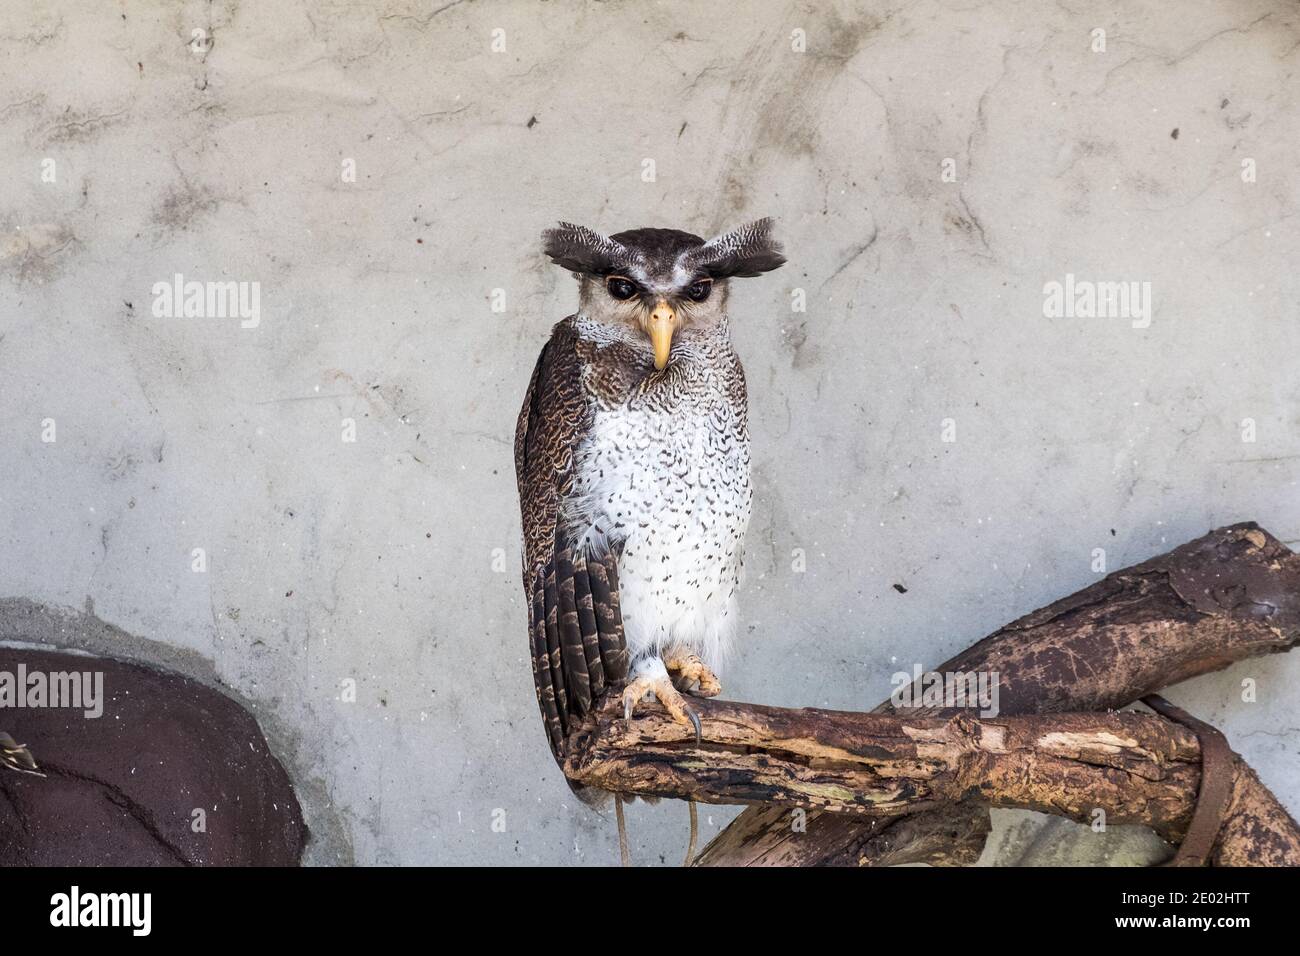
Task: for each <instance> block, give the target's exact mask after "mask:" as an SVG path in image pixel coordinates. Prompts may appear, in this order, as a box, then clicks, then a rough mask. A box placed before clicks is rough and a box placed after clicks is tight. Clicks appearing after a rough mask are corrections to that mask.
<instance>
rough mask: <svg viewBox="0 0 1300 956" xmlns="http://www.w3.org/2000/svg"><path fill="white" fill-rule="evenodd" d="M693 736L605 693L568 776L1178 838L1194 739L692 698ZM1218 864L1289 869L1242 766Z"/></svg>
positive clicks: (1135, 728)
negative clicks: (1101, 818)
mask: <svg viewBox="0 0 1300 956" xmlns="http://www.w3.org/2000/svg"><path fill="white" fill-rule="evenodd" d="M695 706H696V707H697V710H698V711H699V714H700V718H701V720H702V723H703V728H704V733H703V739H702V743H701V744H700V745H697V744H696V743H695V740H694V737H693V735H692V732H691V731H690V729H689V728H686V727H684V726H683V725H682V724H679V723H677V722H676V721H674V720H673V719H672V718H671V717H670V716H669V715H668V714H667V713H666V712H665V711H663V710H662V709H661V708H659V707H657V706H647V707H646V708H644V709H643V710H642V711H640V712H639V713H638V715H637V717H636V718H635V719H634V720H633V721H631V722H628V721H625V720H624V719H623V717H622V713H621V704H620V702H619V701H618V700H616V699H612V700H608V701H606V703H605V704H604V705H603V706H602V707H601V708H600V709H599V710H598V711H597V712H596V713H595V714H594V715H593V717H592V719H591V720H590V722H589V723H588V724H587V726H586V728H585V729H584V730H583V731H582V732H580V733H579V734H577V735H576V736H575V738H574V741H573V742H574V747H573V748H572V749H571V751H570V754H571V755H570V757H569V759H568V760H567V761H566V764H565V773H566V774H567V775H568V776H569V777H570V778H571V779H572V780H573V781H575V782H576V783H580V784H583V785H586V786H591V787H596V788H599V789H602V790H616V791H620V792H623V793H635V794H641V795H645V796H660V797H663V796H668V797H679V798H690V799H694V800H697V801H700V802H703V803H737V802H742V803H779V804H782V805H784V806H786V807H801V808H804V809H818V810H825V811H832V812H835V813H840V814H855V815H862V816H869V817H889V816H897V815H900V814H905V813H908V812H910V811H916V810H919V809H927V808H930V807H938V806H942V805H945V804H952V803H957V802H959V801H961V800H963V799H970V800H975V801H978V802H979V803H981V804H983V805H985V806H988V807H1008V808H1019V809H1028V810H1039V811H1042V812H1045V813H1054V814H1058V815H1061V816H1066V817H1069V818H1070V819H1073V820H1077V821H1079V822H1091V821H1092V820H1093V819H1094V812H1095V811H1096V810H1097V809H1101V810H1103V811H1104V812H1105V815H1106V822H1107V823H1108V824H1143V825H1146V826H1150V827H1152V828H1153V829H1155V830H1156V832H1157V833H1159V834H1161V835H1162V836H1164V837H1165V838H1166V839H1169V840H1178V839H1180V838H1181V837H1182V835H1183V834H1184V833H1185V831H1186V829H1187V826H1188V823H1189V821H1190V819H1191V816H1192V812H1193V810H1194V808H1195V805H1196V797H1197V793H1198V789H1199V786H1200V778H1201V765H1200V759H1201V754H1200V744H1199V742H1198V740H1197V738H1196V735H1195V734H1194V733H1193V732H1192V731H1190V730H1188V729H1187V728H1185V727H1182V726H1180V725H1178V724H1174V723H1171V722H1169V721H1166V720H1164V719H1162V718H1159V717H1155V716H1149V715H1146V714H1139V713H1110V714H1056V715H1050V716H1042V715H1032V716H1022V717H1007V718H1001V717H1000V718H990V719H983V720H977V719H974V718H972V717H968V716H964V715H958V716H953V717H922V718H912V717H902V716H896V715H881V714H856V713H847V712H843V711H829V710H812V709H807V710H787V709H783V708H777V707H762V706H758V705H753V704H740V703H734V702H731V701H697V702H696V703H695ZM1232 772H1233V798H1232V801H1231V802H1230V804H1229V810H1228V813H1227V816H1226V822H1225V824H1224V826H1223V829H1222V831H1221V837H1220V840H1219V845H1218V847H1217V849H1216V853H1215V859H1216V861H1220V862H1226V861H1228V860H1232V861H1234V862H1256V863H1259V862H1262V861H1267V862H1268V863H1270V864H1289V865H1300V827H1297V825H1296V824H1295V821H1293V820H1292V819H1291V818H1290V816H1289V815H1287V813H1286V811H1285V810H1283V809H1282V808H1281V806H1280V805H1279V804H1278V803H1277V801H1276V799H1275V798H1274V797H1273V795H1272V794H1271V793H1269V791H1268V790H1267V789H1265V788H1264V787H1263V786H1262V785H1261V784H1260V783H1259V780H1258V778H1257V777H1255V775H1254V774H1253V773H1251V772H1250V770H1249V768H1247V767H1246V766H1245V764H1244V763H1242V762H1241V760H1240V758H1238V759H1237V760H1236V761H1234V766H1233V771H1232Z"/></svg>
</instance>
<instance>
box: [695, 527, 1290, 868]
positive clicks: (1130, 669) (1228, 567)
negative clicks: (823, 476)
mask: <svg viewBox="0 0 1300 956" xmlns="http://www.w3.org/2000/svg"><path fill="white" fill-rule="evenodd" d="M1297 641H1300V556H1298V555H1296V554H1294V553H1292V552H1291V551H1290V550H1289V549H1288V548H1287V547H1286V546H1285V545H1283V544H1282V543H1281V542H1280V541H1278V540H1277V539H1276V538H1274V537H1273V536H1272V535H1270V534H1269V533H1268V532H1266V531H1264V530H1263V529H1261V528H1260V527H1259V526H1258V525H1256V524H1254V523H1253V522H1245V523H1242V524H1237V525H1231V526H1229V527H1225V528H1219V529H1217V530H1215V531H1212V532H1210V533H1209V534H1207V535H1205V536H1203V537H1201V538H1198V539H1196V540H1195V541H1191V542H1189V543H1187V544H1185V545H1183V546H1181V547H1179V548H1176V549H1175V550H1173V551H1171V552H1169V553H1168V554H1165V555H1161V556H1160V557H1157V558H1153V559H1151V560H1150V561H1146V562H1143V563H1142V564H1139V565H1136V566H1135V567H1132V568H1127V569H1124V570H1122V571H1118V572H1115V573H1114V574H1111V575H1109V576H1108V577H1106V578H1104V579H1102V580H1101V581H1099V582H1097V583H1096V584H1094V585H1092V586H1091V587H1088V588H1086V589H1084V590H1083V591H1080V592H1078V593H1077V594H1074V595H1071V596H1070V597H1067V598H1064V599H1063V600H1060V601H1057V602H1055V603H1054V604H1051V605H1049V606H1047V607H1045V608H1042V609H1041V610H1038V611H1035V612H1034V613H1032V614H1029V615H1027V616H1025V617H1023V618H1021V619H1019V620H1018V621H1015V622H1014V623H1012V624H1009V625H1007V626H1006V627H1003V628H1001V629H1000V630H999V631H997V632H995V633H994V634H992V635H990V636H989V637H987V638H985V639H984V640H982V641H980V642H979V643H978V644H975V645H974V646H972V647H970V648H968V649H967V650H966V651H964V652H962V653H961V654H958V655H957V656H956V657H954V658H952V659H950V660H949V661H947V662H945V663H943V664H940V665H939V666H938V667H937V668H935V670H937V671H940V672H953V671H965V672H971V671H976V672H979V671H985V672H990V671H996V672H997V673H998V674H999V677H1000V681H999V705H1000V713H1001V714H1002V715H1004V716H1005V715H1013V714H1029V713H1052V712H1059V711H1068V710H1078V711H1086V710H1102V709H1108V708H1117V707H1122V706H1125V705H1127V704H1130V703H1132V702H1133V701H1136V700H1137V699H1139V698H1141V697H1143V696H1145V695H1147V694H1150V693H1154V692H1156V691H1158V690H1161V689H1163V688H1165V687H1167V686H1169V685H1172V684H1175V683H1178V682H1179V681H1182V680H1186V679H1187V678H1189V677H1193V676H1196V675H1198V674H1204V673H1208V672H1210V671H1215V670H1221V669H1223V668H1225V667H1228V666H1230V665H1232V664H1233V663H1236V662H1237V661H1239V660H1244V659H1246V658H1249V657H1256V656H1260V655H1264V654H1270V653H1280V652H1283V651H1287V650H1290V649H1291V648H1292V647H1294V646H1295V644H1296V643H1297ZM891 710H892V706H891V704H890V702H888V701H886V702H885V703H883V704H882V705H881V706H880V707H878V708H877V712H889V711H891ZM925 713H932V711H927V710H909V714H913V715H916V714H925ZM788 818H789V812H788V810H786V809H785V808H782V807H780V806H771V807H751V808H750V809H748V810H746V811H745V812H744V813H742V814H741V815H740V816H739V817H737V818H736V820H734V821H733V822H732V823H731V825H730V826H729V827H728V828H727V829H725V830H724V831H723V832H722V833H721V834H719V835H718V837H717V838H715V840H714V841H713V842H712V843H710V844H709V846H707V847H706V848H705V850H704V851H703V852H702V853H701V854H700V856H699V857H698V859H697V862H696V865H700V866H709V865H754V864H774V865H817V864H820V865H883V864H892V863H898V862H927V863H932V864H937V865H945V864H955V865H964V864H968V863H970V862H973V861H974V859H976V858H978V856H979V849H978V848H976V847H977V844H978V843H979V842H980V840H981V837H980V834H981V833H987V832H988V819H987V810H986V809H985V808H984V807H981V806H977V805H971V806H964V807H961V806H959V807H949V808H945V810H944V812H943V814H942V815H938V814H935V813H933V812H930V813H925V814H922V815H920V816H917V817H911V818H901V819H897V820H862V819H860V818H855V817H849V816H845V815H841V814H819V813H809V814H808V817H807V820H806V821H805V823H806V827H807V831H806V832H805V833H800V834H798V836H797V838H795V837H794V836H792V834H791V830H790V827H789V819H788ZM904 826H906V830H905V832H904V831H903V830H902V829H901V828H903V827H904Z"/></svg>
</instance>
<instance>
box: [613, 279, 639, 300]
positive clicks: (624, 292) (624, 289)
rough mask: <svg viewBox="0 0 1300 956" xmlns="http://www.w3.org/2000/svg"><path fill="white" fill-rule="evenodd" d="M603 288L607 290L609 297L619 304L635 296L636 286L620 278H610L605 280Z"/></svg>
mask: <svg viewBox="0 0 1300 956" xmlns="http://www.w3.org/2000/svg"><path fill="white" fill-rule="evenodd" d="M605 288H607V289H608V290H609V294H610V295H612V296H613V297H614V298H616V299H618V301H620V302H626V301H627V300H628V299H630V298H632V296H634V295H636V286H635V285H633V284H632V282H631V281H629V280H627V279H624V278H623V277H622V276H610V277H609V278H608V279H606V280H605Z"/></svg>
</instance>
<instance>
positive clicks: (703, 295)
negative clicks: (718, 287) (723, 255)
mask: <svg viewBox="0 0 1300 956" xmlns="http://www.w3.org/2000/svg"><path fill="white" fill-rule="evenodd" d="M711 291H713V280H712V279H701V280H700V281H699V282H692V283H691V285H690V286H689V287H688V288H687V289H686V298H688V299H690V300H691V301H692V302H703V301H704V300H705V299H707V298H708V297H709V293H710V292H711Z"/></svg>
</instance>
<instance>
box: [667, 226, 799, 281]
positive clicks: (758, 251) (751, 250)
mask: <svg viewBox="0 0 1300 956" xmlns="http://www.w3.org/2000/svg"><path fill="white" fill-rule="evenodd" d="M772 225H773V221H772V219H771V218H763V219H759V220H758V221H756V222H751V223H750V224H749V225H746V226H741V227H740V228H739V229H733V230H731V232H727V233H724V234H722V235H721V236H718V237H716V238H714V239H710V240H709V241H708V242H706V243H705V244H704V245H702V246H700V248H698V249H696V250H693V251H692V252H691V253H690V254H689V256H688V258H687V264H688V267H689V268H692V269H694V270H696V271H700V272H705V273H707V274H708V275H709V276H711V277H712V278H714V279H727V278H731V277H733V276H736V277H749V276H756V275H762V274H763V273H764V272H771V271H772V270H773V269H777V268H780V267H781V266H782V265H784V264H785V256H784V255H782V253H781V244H780V243H779V242H777V241H776V239H775V238H774V237H773V236H772Z"/></svg>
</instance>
